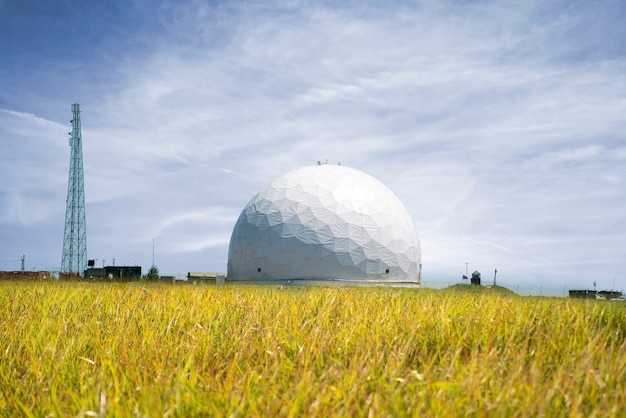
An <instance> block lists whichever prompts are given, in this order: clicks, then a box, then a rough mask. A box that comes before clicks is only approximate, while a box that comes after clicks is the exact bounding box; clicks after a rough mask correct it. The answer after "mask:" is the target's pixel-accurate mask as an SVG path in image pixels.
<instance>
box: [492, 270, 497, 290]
mask: <svg viewBox="0 0 626 418" xmlns="http://www.w3.org/2000/svg"><path fill="white" fill-rule="evenodd" d="M496 274H498V269H495V271H494V272H493V286H494V287H495V286H496Z"/></svg>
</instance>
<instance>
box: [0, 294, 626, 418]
mask: <svg viewBox="0 0 626 418" xmlns="http://www.w3.org/2000/svg"><path fill="white" fill-rule="evenodd" d="M0 315H1V318H2V322H1V328H0V350H1V352H0V387H1V389H2V390H1V396H0V414H1V415H2V416H38V417H39V416H47V415H50V416H104V415H107V416H198V415H201V416H294V417H297V416H303V415H304V416H320V417H328V416H393V417H397V416H446V417H447V416H459V417H460V416H478V417H483V416H484V417H492V416H503V417H512V416H550V417H552V416H574V417H576V416H585V417H587V416H597V417H611V416H615V417H617V416H625V414H626V412H624V411H626V342H625V339H626V307H625V306H624V304H622V303H618V302H602V301H578V300H568V299H555V298H552V299H549V298H522V297H516V296H511V295H503V294H499V293H497V292H469V293H468V292H462V291H453V290H447V291H446V290H444V291H437V290H427V289H423V290H416V289H389V288H345V287H337V288H335V287H331V288H325V287H308V288H303V287H293V288H292V287H287V288H282V289H281V288H278V287H275V286H267V287H257V286H219V287H215V286H176V287H175V286H171V285H163V284H161V285H146V284H139V283H130V284H101V283H93V284H89V283H59V282H53V283H34V282H33V283H27V282H26V283H25V282H0Z"/></svg>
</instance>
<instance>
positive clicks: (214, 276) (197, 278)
mask: <svg viewBox="0 0 626 418" xmlns="http://www.w3.org/2000/svg"><path fill="white" fill-rule="evenodd" d="M225 277H226V275H225V274H224V273H213V272H200V271H190V272H189V273H187V282H188V283H189V284H195V283H211V284H222V283H224V280H225Z"/></svg>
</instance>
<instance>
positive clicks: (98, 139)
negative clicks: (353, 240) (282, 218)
mask: <svg viewBox="0 0 626 418" xmlns="http://www.w3.org/2000/svg"><path fill="white" fill-rule="evenodd" d="M625 19H626V3H624V2H622V1H619V0H615V1H597V2H589V1H551V0H548V1H524V2H519V1H463V2H459V1H395V2H383V1H380V2H379V1H363V2H361V1H347V2H331V1H327V2H325V1H302V2H301V1H264V2H245V1H228V2H220V1H199V0H198V1H147V0H146V1H143V0H129V1H114V0H111V1H102V2H78V1H70V0H66V1H61V0H58V1H47V2H39V1H29V0H20V1H18V0H0V57H2V59H0V144H1V147H2V152H1V153H0V269H2V270H18V269H19V268H20V257H21V255H22V254H25V255H26V267H27V268H28V269H38V270H39V269H54V268H59V266H60V264H61V251H62V240H63V224H64V216H65V198H66V193H67V175H68V168H69V152H70V148H69V146H68V140H67V139H68V135H67V133H68V132H70V131H71V125H70V123H69V121H70V119H71V117H72V115H71V104H72V103H80V105H81V110H82V114H81V119H82V133H83V154H84V164H85V188H86V192H85V195H86V212H87V234H88V253H89V258H94V259H98V260H99V261H98V262H97V263H98V265H100V263H102V260H103V259H104V260H106V263H107V264H110V263H111V262H112V260H113V258H115V262H116V264H117V265H122V264H127V265H130V264H139V265H142V266H143V268H144V270H147V269H148V268H149V266H150V264H151V262H152V242H153V239H154V242H155V262H156V264H157V266H158V267H159V269H160V270H161V272H162V273H164V274H172V275H181V276H184V275H186V273H187V272H188V271H225V270H226V261H227V253H228V242H229V239H230V234H231V232H232V228H233V226H234V223H235V221H236V219H237V217H238V215H239V212H240V211H241V209H242V208H243V207H244V206H245V204H246V203H247V201H248V200H249V199H250V198H251V197H252V196H253V195H254V194H255V193H256V192H257V191H259V190H260V189H261V188H263V187H264V186H265V185H266V184H267V183H268V182H269V181H271V180H272V179H273V178H274V177H276V176H278V175H280V174H283V173H285V172H287V171H290V170H293V169H296V168H299V167H301V166H304V165H309V164H314V163H315V162H316V161H317V160H326V159H327V160H328V161H329V163H335V162H341V163H342V164H343V165H346V166H350V167H353V168H356V169H359V170H362V171H364V172H366V173H368V174H370V175H372V176H374V177H376V178H378V179H379V180H381V181H382V182H383V183H385V184H386V185H387V186H388V187H389V188H390V189H391V190H392V191H394V193H396V195H397V196H398V197H399V198H400V199H401V200H402V201H403V202H404V204H405V206H406V207H407V209H408V211H409V212H410V214H411V216H412V217H413V220H414V221H415V224H416V226H417V228H418V230H419V233H420V238H421V244H422V252H423V263H424V266H423V280H424V281H425V282H426V285H427V286H428V285H432V286H441V285H446V284H448V283H454V282H457V281H459V279H460V277H461V275H462V274H463V273H465V262H469V270H470V272H471V271H473V270H479V271H481V272H482V273H483V277H484V278H485V279H487V280H488V281H490V280H492V278H493V271H494V269H495V268H497V269H498V281H499V282H500V283H502V284H503V285H507V286H509V287H511V288H513V289H518V290H519V291H520V292H529V293H530V292H534V293H537V292H539V291H544V290H543V289H545V291H546V293H547V292H549V291H551V292H553V293H561V294H562V292H563V290H564V289H566V288H592V287H593V282H594V281H596V282H597V285H598V287H599V288H601V289H611V288H612V287H613V281H614V279H615V287H616V288H617V289H625V290H626V274H625V271H626V257H625V248H626V246H625V244H626V194H625V192H626V187H625V181H624V173H626V140H625V139H626V122H625V118H624V115H626V77H625V76H624V74H626V29H625V28H624V25H623V22H624V20H625ZM540 289H541V290H540Z"/></svg>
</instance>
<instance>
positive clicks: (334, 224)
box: [227, 164, 421, 285]
mask: <svg viewBox="0 0 626 418" xmlns="http://www.w3.org/2000/svg"><path fill="white" fill-rule="evenodd" d="M420 270H421V250H420V243H419V239H418V236H417V231H416V229H415V226H414V224H413V221H412V220H411V217H410V215H409V214H408V212H407V211H406V209H405V207H404V205H402V203H401V202H400V200H399V199H398V198H397V197H396V196H395V195H394V194H393V192H391V191H390V190H389V189H388V188H387V187H385V186H384V185H383V184H382V183H381V182H379V181H378V180H376V179H374V178H373V177H371V176H369V175H367V174H365V173H363V172H361V171H358V170H355V169H352V168H348V167H345V166H340V165H329V164H318V165H316V166H308V167H303V168H300V169H298V170H295V171H291V172H289V173H287V174H285V175H283V176H280V177H278V178H276V179H275V180H273V181H272V182H271V183H270V184H269V185H268V186H267V187H265V188H264V189H263V190H261V191H260V192H259V193H258V194H257V195H256V196H254V197H253V198H252V199H251V200H250V202H249V203H248V204H247V205H246V207H245V208H244V209H243V211H242V212H241V215H240V216H239V219H238V220H237V223H236V224H235V227H234V229H233V234H232V236H231V240H230V248H229V252H228V275H227V281H252V282H283V281H292V282H294V283H305V282H319V281H339V282H355V283H383V284H409V285H419V284H420Z"/></svg>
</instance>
